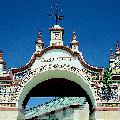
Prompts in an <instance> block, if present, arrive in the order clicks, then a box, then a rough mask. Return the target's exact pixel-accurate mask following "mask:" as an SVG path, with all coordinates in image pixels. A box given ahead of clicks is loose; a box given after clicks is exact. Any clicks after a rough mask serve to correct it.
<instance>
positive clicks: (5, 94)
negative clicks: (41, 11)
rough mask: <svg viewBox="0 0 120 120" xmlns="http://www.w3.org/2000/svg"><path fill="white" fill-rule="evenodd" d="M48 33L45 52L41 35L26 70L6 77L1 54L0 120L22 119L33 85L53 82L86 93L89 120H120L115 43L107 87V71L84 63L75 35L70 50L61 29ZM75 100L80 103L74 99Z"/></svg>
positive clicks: (119, 55) (118, 56) (15, 70)
mask: <svg viewBox="0 0 120 120" xmlns="http://www.w3.org/2000/svg"><path fill="white" fill-rule="evenodd" d="M49 31H50V34H51V40H50V46H48V47H47V48H44V42H43V40H42V35H41V32H39V33H38V38H37V41H36V50H35V52H34V53H33V55H32V57H31V59H30V61H29V62H28V63H27V64H26V65H25V66H22V67H19V68H12V69H10V70H9V72H8V73H6V63H5V62H4V61H3V59H2V51H0V120H8V119H9V120H17V119H25V118H24V114H23V113H25V112H24V109H23V102H24V100H25V98H26V96H27V95H28V93H29V92H30V91H31V90H32V88H34V87H35V86H36V85H38V84H41V83H43V82H45V81H49V79H52V78H56V79H57V78H64V79H67V80H68V81H73V82H74V83H76V84H77V85H79V87H81V88H82V89H83V90H84V91H85V92H86V93H87V96H88V98H89V101H90V103H91V105H89V107H90V108H89V110H90V111H89V119H91V120H92V119H96V120H97V119H103V120H120V118H119V111H120V84H119V83H120V68H119V67H120V64H119V62H120V50H119V45H118V42H117V43H116V57H115V56H114V54H113V52H112V51H111V55H110V61H109V69H108V70H109V71H111V73H110V74H109V75H111V81H112V82H111V84H109V82H108V84H107V82H104V81H107V80H106V78H105V75H107V73H109V71H106V70H104V69H103V68H98V67H93V66H91V65H89V64H88V63H87V62H85V60H84V59H83V56H82V53H81V52H80V51H79V49H78V45H79V42H78V41H77V39H76V33H75V32H73V35H72V40H71V42H70V48H69V47H67V46H64V45H63V34H64V28H62V27H60V26H59V25H54V26H53V27H52V28H50V29H49ZM105 73H106V74H105ZM108 77H110V76H108ZM53 80H54V79H53ZM108 81H110V79H108ZM54 82H56V81H54ZM61 82H62V81H61ZM65 86H67V85H65ZM39 92H41V91H39ZM64 97H65V96H64ZM79 97H81V96H79ZM84 97H85V96H84ZM88 98H86V99H88ZM66 99H67V98H66ZM77 100H79V99H78V98H77ZM78 103H79V102H78ZM88 103H89V102H88ZM70 105H71V103H70ZM39 108H41V107H39ZM56 109H57V108H56ZM42 112H43V111H42ZM29 113H30V111H29ZM38 114H39V113H38ZM27 117H28V116H27ZM28 118H29V117H28Z"/></svg>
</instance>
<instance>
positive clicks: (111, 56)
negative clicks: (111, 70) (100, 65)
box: [110, 49, 114, 59]
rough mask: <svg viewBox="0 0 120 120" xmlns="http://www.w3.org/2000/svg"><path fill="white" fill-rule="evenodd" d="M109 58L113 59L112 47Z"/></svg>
mask: <svg viewBox="0 0 120 120" xmlns="http://www.w3.org/2000/svg"><path fill="white" fill-rule="evenodd" d="M110 59H114V53H113V50H112V49H111V50H110Z"/></svg>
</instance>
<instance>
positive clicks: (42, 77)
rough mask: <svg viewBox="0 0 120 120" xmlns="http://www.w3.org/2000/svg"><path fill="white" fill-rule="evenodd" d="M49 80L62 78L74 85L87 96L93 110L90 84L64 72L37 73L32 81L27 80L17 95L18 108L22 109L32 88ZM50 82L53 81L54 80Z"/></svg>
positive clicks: (81, 78)
mask: <svg viewBox="0 0 120 120" xmlns="http://www.w3.org/2000/svg"><path fill="white" fill-rule="evenodd" d="M51 78H64V79H67V80H69V81H72V82H74V83H76V84H77V85H78V86H80V87H81V88H82V89H83V90H84V91H85V92H86V93H87V94H88V97H89V98H90V101H91V103H92V109H94V108H95V106H96V102H95V95H94V92H93V90H92V88H91V86H90V84H89V83H88V82H87V81H86V80H85V79H84V78H83V77H82V76H81V77H80V76H77V75H76V74H75V73H72V72H70V71H66V70H49V71H46V72H42V73H39V74H37V75H36V76H34V77H33V78H32V79H30V80H28V82H27V83H26V84H25V86H24V88H23V89H22V90H21V93H20V95H19V100H18V108H22V105H23V102H24V100H25V98H26V96H27V94H28V93H29V92H30V91H31V89H32V88H34V87H35V86H37V85H38V84H41V83H42V82H45V81H47V80H49V79H51ZM51 80H54V81H55V79H51Z"/></svg>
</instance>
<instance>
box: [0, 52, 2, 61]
mask: <svg viewBox="0 0 120 120" xmlns="http://www.w3.org/2000/svg"><path fill="white" fill-rule="evenodd" d="M0 60H2V50H0Z"/></svg>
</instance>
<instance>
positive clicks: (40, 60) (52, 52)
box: [9, 46, 103, 75]
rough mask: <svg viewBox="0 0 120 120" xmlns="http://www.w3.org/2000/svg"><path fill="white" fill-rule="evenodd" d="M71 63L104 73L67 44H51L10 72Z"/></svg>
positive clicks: (14, 72)
mask: <svg viewBox="0 0 120 120" xmlns="http://www.w3.org/2000/svg"><path fill="white" fill-rule="evenodd" d="M53 62H54V63H55V62H56V63H58V62H59V63H63V64H64V63H67V64H68V63H69V64H71V65H73V66H74V67H77V68H81V67H82V68H81V69H83V68H84V69H86V70H88V71H93V72H97V73H99V74H100V75H102V72H103V68H98V67H93V66H91V65H89V64H87V63H86V62H85V60H84V58H83V56H82V54H81V53H78V52H73V51H72V50H71V49H70V48H68V47H66V46H51V47H47V48H45V49H43V50H42V51H41V52H36V53H34V54H33V55H32V57H31V59H30V61H29V62H28V63H27V64H26V65H25V66H22V67H19V68H13V69H10V72H9V73H10V74H12V75H14V74H16V73H20V72H22V71H25V70H29V69H34V68H36V67H38V66H41V65H44V64H48V63H53Z"/></svg>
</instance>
